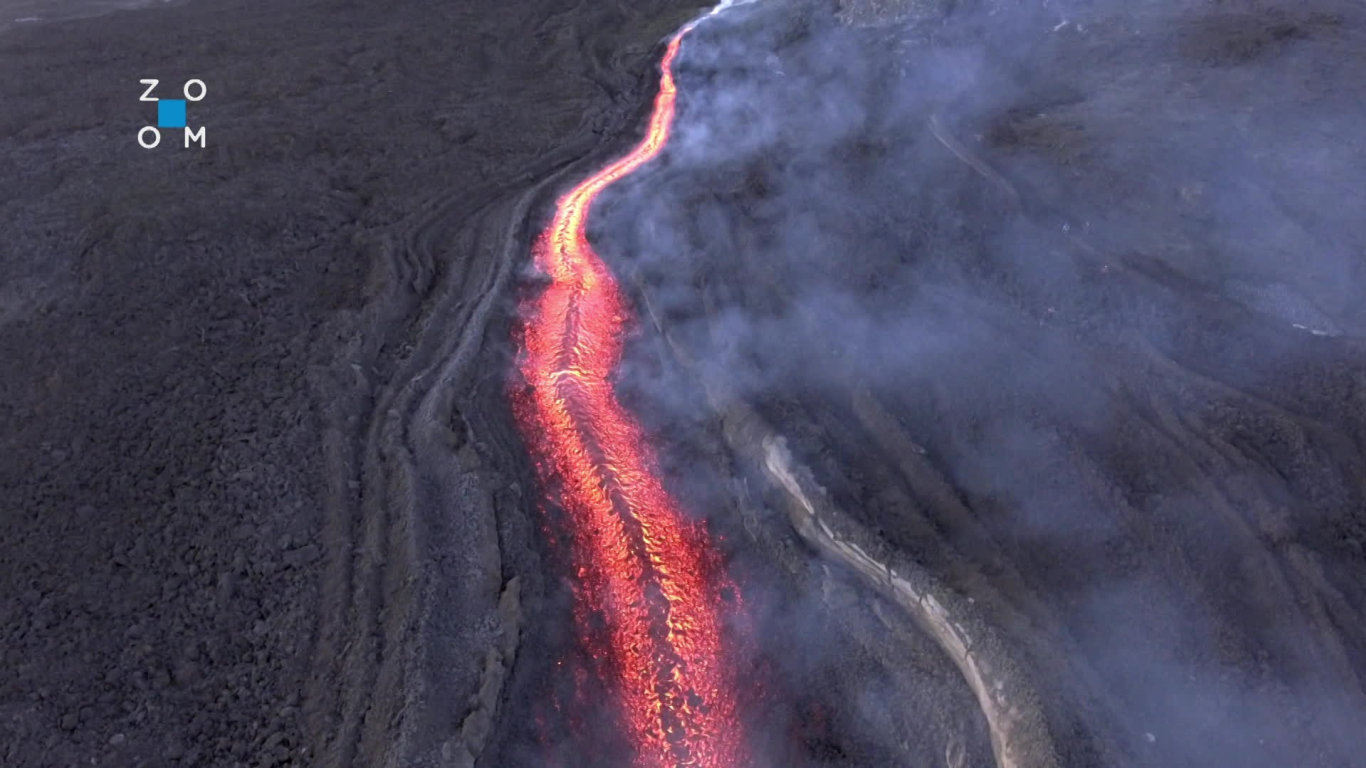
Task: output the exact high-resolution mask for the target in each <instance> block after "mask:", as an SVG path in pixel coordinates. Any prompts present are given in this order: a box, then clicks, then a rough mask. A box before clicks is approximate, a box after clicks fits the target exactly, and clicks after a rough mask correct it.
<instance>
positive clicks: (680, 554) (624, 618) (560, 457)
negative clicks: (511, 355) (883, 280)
mask: <svg viewBox="0 0 1366 768" xmlns="http://www.w3.org/2000/svg"><path fill="white" fill-rule="evenodd" d="M691 27H692V25H688V26H685V27H684V28H683V29H682V30H681V31H679V32H678V33H677V34H676V35H675V36H674V37H673V38H671V39H670V40H669V44H668V47H667V49H666V50H665V53H664V57H663V60H662V62H661V65H660V71H661V74H660V82H659V93H658V95H657V96H656V97H655V102H654V110H653V112H652V113H651V115H650V122H649V126H648V130H647V132H646V134H645V137H644V138H643V139H642V140H641V141H640V143H639V144H637V145H636V146H635V148H633V149H632V150H631V151H630V152H629V153H628V154H626V155H625V156H623V157H621V158H619V159H617V160H615V161H614V162H612V163H610V164H609V165H607V166H606V167H604V168H603V169H601V170H600V171H598V172H597V173H595V174H594V175H593V176H591V177H589V178H588V179H587V180H585V181H584V182H582V183H581V184H579V185H578V186H576V187H574V188H573V189H572V190H570V191H569V192H568V193H567V194H565V195H564V196H563V197H562V198H560V199H559V201H558V203H557V206H556V211H555V218H554V221H553V222H551V224H550V226H548V227H547V228H546V229H545V231H544V232H543V233H542V234H541V236H540V238H539V239H538V240H537V242H536V245H535V249H534V256H535V261H536V266H537V267H538V268H539V269H540V270H542V271H543V272H545V273H546V275H548V276H549V278H550V285H549V287H547V288H546V289H545V290H544V291H543V292H542V293H540V294H539V295H537V296H535V297H533V298H530V299H528V300H527V301H526V302H525V304H524V306H523V317H524V324H523V326H522V328H521V337H522V340H523V343H524V345H525V346H524V349H523V350H522V351H521V356H520V358H519V366H520V370H521V374H522V376H523V377H524V379H525V382H526V384H527V388H526V390H525V391H524V393H523V394H522V395H520V396H518V397H516V398H515V400H516V404H515V409H516V414H517V421H518V424H519V427H520V429H521V431H522V433H523V434H524V436H525V437H526V439H527V442H528V443H529V444H530V446H531V449H532V453H533V455H534V458H535V460H536V465H537V470H538V473H539V475H540V479H541V482H542V486H543V487H544V488H545V489H546V490H547V492H548V493H550V494H551V496H552V501H553V502H554V503H556V504H558V505H559V506H560V507H561V508H562V509H563V510H564V513H565V519H566V520H567V524H568V528H569V531H568V533H569V535H570V538H571V540H572V545H571V551H572V555H573V560H574V569H575V574H574V576H575V578H574V580H573V582H572V585H573V589H574V596H575V600H574V603H575V609H574V611H575V617H576V627H577V631H578V633H579V635H580V641H581V642H582V644H583V646H584V647H585V648H586V649H587V651H588V652H589V654H590V655H591V656H592V657H593V658H594V660H595V663H596V664H597V665H598V668H600V669H603V670H606V672H605V673H604V676H605V677H606V678H607V679H606V680H605V682H606V684H607V688H608V689H609V690H610V691H612V693H613V695H614V696H615V698H616V701H615V702H614V703H613V705H612V707H609V708H606V709H609V710H615V711H616V712H618V713H619V718H620V724H621V727H622V728H623V729H624V731H625V733H626V736H627V737H628V740H629V741H630V743H631V744H632V746H633V748H634V751H635V765H637V766H642V767H643V768H665V767H673V766H701V767H705V768H722V767H723V766H737V765H741V764H743V763H744V762H745V761H744V759H743V757H742V747H741V744H742V742H743V739H742V737H741V734H740V732H739V725H738V724H737V714H738V712H737V705H736V691H735V682H736V681H735V675H734V672H733V669H732V665H731V664H729V663H728V660H727V657H726V638H725V636H724V632H723V626H722V624H723V618H722V613H721V611H722V606H727V607H726V610H730V609H731V608H733V607H734V605H735V604H736V603H737V602H738V597H736V593H735V591H734V587H733V585H731V584H730V583H729V582H728V581H727V580H726V578H725V576H724V573H723V572H722V571H721V568H720V564H719V559H718V555H717V552H716V550H715V548H714V547H713V545H712V544H711V541H710V539H709V537H708V535H707V532H706V530H705V528H704V527H703V526H702V525H701V524H700V523H698V522H696V521H695V520H693V519H691V518H690V517H689V516H688V515H686V514H685V513H684V511H683V510H682V509H680V507H679V505H678V504H677V502H676V501H675V500H674V499H673V498H671V496H670V495H669V494H668V492H667V491H665V489H664V486H663V484H662V482H661V480H660V478H659V476H658V469H657V461H656V459H655V456H654V454H653V452H652V451H651V449H650V447H649V441H648V439H647V436H646V435H645V433H644V431H643V430H642V428H641V427H640V425H639V424H638V423H637V422H636V420H635V419H634V418H633V417H632V416H631V414H630V413H629V412H627V411H626V409H625V408H623V407H622V405H621V404H620V403H619V402H618V401H617V398H616V394H615V391H614V388H613V382H612V378H613V372H614V370H615V369H616V366H617V363H618V361H619V360H620V357H621V351H622V338H621V337H622V334H623V332H624V330H625V329H626V325H627V323H628V321H629V320H630V317H629V311H628V308H627V306H626V303H625V300H624V298H623V296H622V294H621V291H620V289H619V288H618V286H617V282H616V280H615V279H614V278H613V276H612V273H611V272H610V271H609V269H608V268H607V265H606V264H604V263H603V261H602V259H601V258H600V257H599V256H598V254H597V253H596V252H594V250H593V247H592V246H591V245H589V243H588V239H587V236H586V234H585V224H586V221H587V218H588V211H589V208H590V207H591V206H592V204H593V200H594V199H595V198H596V197H597V195H598V194H599V193H600V192H602V191H603V190H604V189H606V188H607V186H608V185H610V184H612V183H613V182H615V181H617V180H618V179H621V178H623V177H625V176H627V175H628V174H630V173H632V172H633V171H635V170H636V169H638V168H640V167H641V166H642V165H644V164H645V163H646V162H648V161H650V160H651V159H652V158H654V157H655V156H656V155H657V154H658V153H659V151H660V150H661V149H662V148H663V147H664V145H665V144H666V143H667V142H668V139H669V130H670V127H671V125H672V123H673V117H674V101H675V97H676V89H675V85H674V79H673V71H672V66H673V60H674V58H675V56H677V54H678V48H679V44H680V43H681V41H682V39H683V36H684V35H686V34H687V32H688V31H689V30H690V29H691ZM727 597H729V598H730V600H729V606H728V601H727Z"/></svg>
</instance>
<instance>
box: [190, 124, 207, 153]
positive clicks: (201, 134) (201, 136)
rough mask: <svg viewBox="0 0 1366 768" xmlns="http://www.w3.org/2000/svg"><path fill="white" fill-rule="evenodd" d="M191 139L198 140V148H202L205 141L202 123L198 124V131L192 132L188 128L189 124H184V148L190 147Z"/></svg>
mask: <svg viewBox="0 0 1366 768" xmlns="http://www.w3.org/2000/svg"><path fill="white" fill-rule="evenodd" d="M192 141H198V142H199V148H200V149H203V148H204V146H205V142H204V126H202V125H201V126H199V132H198V133H196V132H194V131H191V130H190V126H188V125H187V126H185V148H186V149H189V148H190V142H192Z"/></svg>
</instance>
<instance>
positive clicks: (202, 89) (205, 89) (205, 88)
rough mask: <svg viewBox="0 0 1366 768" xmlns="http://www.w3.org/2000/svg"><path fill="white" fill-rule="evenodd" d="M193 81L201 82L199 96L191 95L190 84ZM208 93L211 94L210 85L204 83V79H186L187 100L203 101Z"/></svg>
mask: <svg viewBox="0 0 1366 768" xmlns="http://www.w3.org/2000/svg"><path fill="white" fill-rule="evenodd" d="M191 83H199V96H197V97H196V96H191V95H190V84H191ZM207 95H209V87H208V86H207V85H204V81H203V80H200V79H199V78H195V79H193V80H186V81H185V100H186V101H203V100H204V97H205V96H207Z"/></svg>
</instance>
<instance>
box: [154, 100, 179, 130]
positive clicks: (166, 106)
mask: <svg viewBox="0 0 1366 768" xmlns="http://www.w3.org/2000/svg"><path fill="white" fill-rule="evenodd" d="M157 127H158V128H184V127H185V100H184V99H162V100H161V101H158V102H157Z"/></svg>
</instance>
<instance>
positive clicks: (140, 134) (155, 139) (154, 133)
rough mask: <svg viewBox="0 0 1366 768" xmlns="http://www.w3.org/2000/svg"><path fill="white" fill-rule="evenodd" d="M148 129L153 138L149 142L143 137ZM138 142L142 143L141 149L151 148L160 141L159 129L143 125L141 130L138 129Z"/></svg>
mask: <svg viewBox="0 0 1366 768" xmlns="http://www.w3.org/2000/svg"><path fill="white" fill-rule="evenodd" d="M148 131H151V132H152V137H153V138H152V143H151V144H148V143H147V141H146V140H145V139H144V138H143V137H144V136H146V135H147V132H148ZM138 143H139V144H141V145H142V148H143V149H152V148H153V147H155V146H156V145H158V144H160V143H161V131H158V130H157V129H155V128H153V127H152V126H150V125H148V126H145V127H144V128H143V129H142V130H140V131H138Z"/></svg>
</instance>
